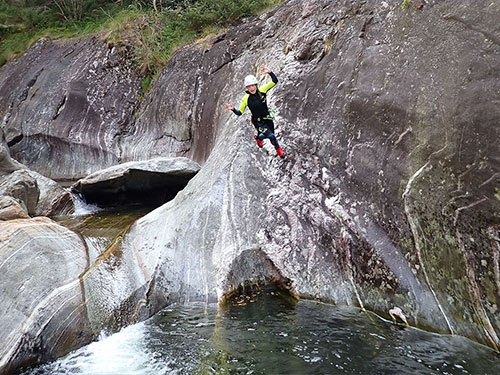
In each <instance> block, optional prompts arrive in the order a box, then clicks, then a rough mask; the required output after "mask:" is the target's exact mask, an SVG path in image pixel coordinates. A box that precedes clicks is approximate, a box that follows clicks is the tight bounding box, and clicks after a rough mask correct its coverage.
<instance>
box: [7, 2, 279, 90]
mask: <svg viewBox="0 0 500 375" xmlns="http://www.w3.org/2000/svg"><path fill="white" fill-rule="evenodd" d="M281 2H282V0H155V1H154V0H115V1H105V0H0V41H1V44H0V66H1V65H3V64H4V63H5V62H6V61H9V60H11V59H12V58H14V57H16V56H19V55H20V54H22V53H23V52H24V51H25V50H26V49H27V48H29V47H30V46H31V45H32V44H33V43H34V42H35V41H36V40H38V39H40V38H42V37H47V38H50V39H58V38H73V37H82V36H85V35H88V34H92V33H98V32H99V33H101V35H102V38H103V39H104V40H106V41H110V42H115V43H122V42H123V43H132V44H133V45H134V46H135V55H136V62H137V68H138V69H139V70H140V71H141V72H142V73H143V74H144V75H145V76H147V77H148V78H147V79H145V80H144V81H143V86H145V88H147V87H148V86H149V84H150V82H151V78H153V77H155V75H156V74H158V72H159V71H160V69H161V68H162V67H163V66H164V65H165V63H166V62H167V61H168V59H169V58H170V56H171V55H172V53H173V52H174V51H175V49H176V48H179V47H180V46H182V45H185V44H186V43H189V42H193V41H195V40H197V39H199V38H203V37H206V36H208V35H213V34H216V33H218V32H221V31H223V29H224V27H226V26H227V25H229V24H231V23H233V22H235V21H237V20H238V19H240V18H242V17H245V16H249V15H254V14H258V13H259V12H262V11H264V10H266V9H270V8H272V7H274V6H276V5H278V4H279V3H281Z"/></svg>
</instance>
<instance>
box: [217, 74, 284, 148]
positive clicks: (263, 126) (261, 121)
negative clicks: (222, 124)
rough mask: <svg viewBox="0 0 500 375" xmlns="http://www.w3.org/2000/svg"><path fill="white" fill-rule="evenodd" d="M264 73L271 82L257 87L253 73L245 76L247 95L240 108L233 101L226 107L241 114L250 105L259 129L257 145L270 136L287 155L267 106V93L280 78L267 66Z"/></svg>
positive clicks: (276, 145)
mask: <svg viewBox="0 0 500 375" xmlns="http://www.w3.org/2000/svg"><path fill="white" fill-rule="evenodd" d="M262 73H264V74H269V75H270V76H271V80H272V81H271V82H269V83H268V84H267V85H265V86H263V87H262V88H258V87H257V83H258V81H257V78H255V76H253V75H248V76H246V77H245V87H246V95H245V96H244V97H243V100H242V101H241V104H240V109H239V110H238V109H236V108H234V105H233V103H232V102H231V101H229V103H227V104H226V109H228V110H230V111H233V112H234V114H236V115H238V116H241V115H242V114H243V113H244V112H245V108H246V107H247V106H248V108H250V111H251V112H252V120H251V121H252V124H253V126H254V127H255V130H257V134H256V135H254V136H253V137H254V139H255V140H256V141H257V146H259V147H262V146H263V145H264V139H266V138H269V140H270V141H271V143H272V145H273V146H274V148H275V149H276V152H277V153H278V155H279V156H280V157H281V158H284V157H285V156H286V154H285V152H284V151H283V150H282V149H281V147H280V145H279V143H278V140H277V139H276V135H275V134H274V123H273V120H272V117H271V115H270V114H269V108H267V103H266V94H267V92H268V91H269V89H271V88H272V87H274V86H275V85H276V83H278V78H277V77H276V75H275V74H274V73H273V72H272V71H271V69H269V68H267V67H266V66H263V67H262Z"/></svg>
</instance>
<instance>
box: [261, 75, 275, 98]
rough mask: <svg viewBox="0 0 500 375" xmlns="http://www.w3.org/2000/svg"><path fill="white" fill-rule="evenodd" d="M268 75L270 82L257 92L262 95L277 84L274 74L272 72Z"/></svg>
mask: <svg viewBox="0 0 500 375" xmlns="http://www.w3.org/2000/svg"><path fill="white" fill-rule="evenodd" d="M269 75H270V76H271V79H272V81H271V82H269V83H268V84H267V85H265V86H264V87H262V88H260V89H259V91H260V92H262V93H264V94H265V93H266V92H267V91H268V90H269V89H271V88H273V87H274V86H275V85H276V84H277V83H278V77H276V74H274V73H273V72H270V73H269Z"/></svg>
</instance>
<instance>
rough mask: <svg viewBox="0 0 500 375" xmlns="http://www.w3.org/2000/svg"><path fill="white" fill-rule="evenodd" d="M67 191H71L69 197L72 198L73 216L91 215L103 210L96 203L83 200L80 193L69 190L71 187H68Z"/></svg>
mask: <svg viewBox="0 0 500 375" xmlns="http://www.w3.org/2000/svg"><path fill="white" fill-rule="evenodd" d="M68 191H69V192H70V193H71V198H72V199H73V204H74V205H75V210H74V212H73V216H83V215H91V214H94V213H96V212H99V211H102V210H103V209H102V208H101V207H99V206H98V205H96V204H90V203H87V202H85V201H84V200H83V198H82V196H81V195H80V194H75V193H74V192H73V191H71V189H68Z"/></svg>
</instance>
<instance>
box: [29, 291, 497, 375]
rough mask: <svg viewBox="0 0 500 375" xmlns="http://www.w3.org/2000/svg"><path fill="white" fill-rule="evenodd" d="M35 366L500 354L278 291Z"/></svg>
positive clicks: (482, 365) (259, 363)
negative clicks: (289, 296)
mask: <svg viewBox="0 0 500 375" xmlns="http://www.w3.org/2000/svg"><path fill="white" fill-rule="evenodd" d="M28 374H29V375H35V374H37V375H41V374H89V375H90V374H92V375H111V374H120V375H127V374H130V375H132V374H137V375H140V374H176V375H181V374H266V375H268V374H301V375H307V374H311V375H312V374H315V375H316V374H413V375H415V374H481V375H484V374H491V375H493V374H500V357H499V356H498V355H497V354H496V353H495V352H493V351H492V350H490V349H489V348H486V347H484V346H481V345H478V344H475V343H473V342H471V341H470V340H467V339H465V338H462V337H456V336H446V335H436V334H431V333H428V332H424V331H420V330H417V329H414V328H406V327H401V326H397V325H393V324H391V323H389V322H387V321H384V320H382V319H380V318H379V317H377V316H376V315H374V314H370V313H365V312H363V311H360V310H359V309H356V308H347V307H335V306H331V305H325V304H319V303H315V302H308V301H300V302H298V303H294V302H291V301H290V300H289V299H286V298H282V297H281V296H280V295H278V294H277V293H274V292H273V293H271V292H269V291H268V292H263V293H262V294H261V295H260V296H257V297H256V298H255V301H254V302H250V301H248V302H247V303H246V304H240V305H238V304H234V305H229V306H225V307H221V306H218V305H215V304H208V305H207V304H204V303H191V304H186V305H179V306H172V307H170V308H167V309H165V310H163V311H162V312H161V313H159V314H157V315H156V316H154V317H153V318H151V319H149V320H148V321H146V322H143V323H140V324H136V325H134V326H131V327H127V328H125V329H123V330H122V331H120V332H118V333H116V334H114V335H111V336H109V337H103V338H102V339H101V340H100V341H98V342H96V343H93V344H91V345H88V346H86V347H84V348H81V349H80V350H77V351H75V352H73V353H70V354H69V355H68V356H66V357H65V358H62V359H60V360H57V361H55V362H53V363H49V364H47V365H44V366H41V367H38V368H34V369H31V370H28V371H26V372H24V375H28Z"/></svg>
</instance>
